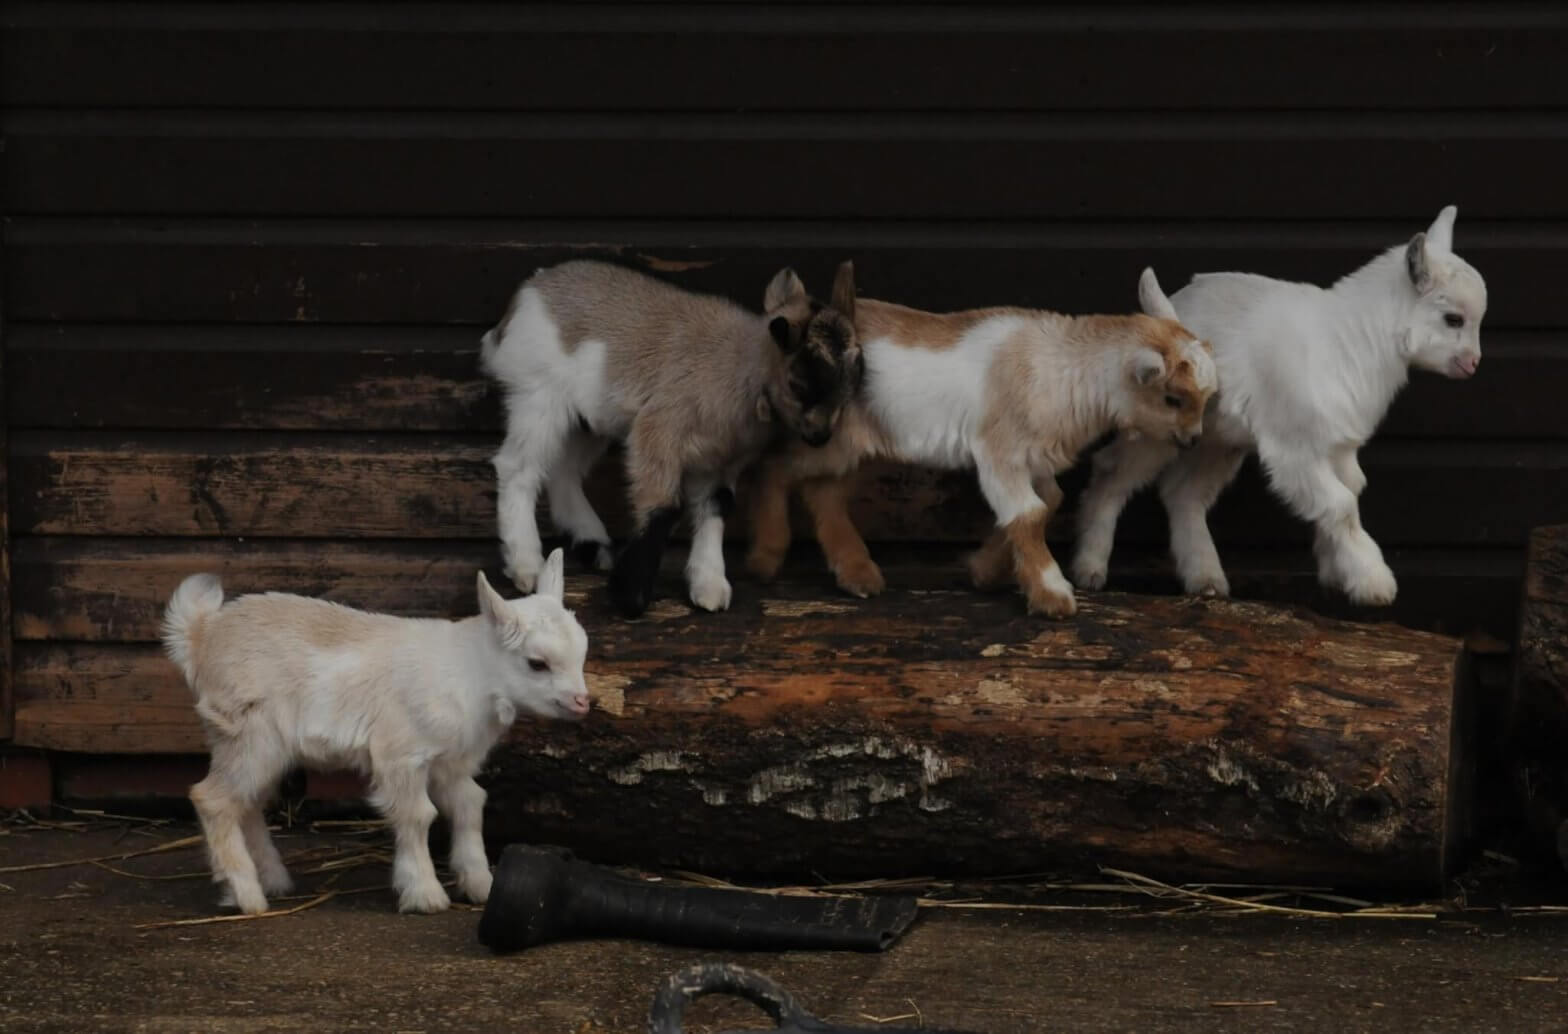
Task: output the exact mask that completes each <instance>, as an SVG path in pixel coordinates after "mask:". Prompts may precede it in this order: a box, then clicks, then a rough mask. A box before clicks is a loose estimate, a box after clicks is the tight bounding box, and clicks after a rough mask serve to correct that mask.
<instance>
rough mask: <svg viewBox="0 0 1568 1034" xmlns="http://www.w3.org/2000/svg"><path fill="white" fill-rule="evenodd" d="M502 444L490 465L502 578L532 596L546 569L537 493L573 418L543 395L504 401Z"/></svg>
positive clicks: (539, 393) (518, 397)
mask: <svg viewBox="0 0 1568 1034" xmlns="http://www.w3.org/2000/svg"><path fill="white" fill-rule="evenodd" d="M507 407H508V412H507V431H506V440H505V441H504V442H502V443H501V448H500V450H498V451H497V452H496V454H495V458H494V459H493V460H492V461H491V462H492V463H493V464H494V466H495V472H496V479H497V482H496V518H497V523H498V525H499V528H500V534H501V555H502V559H503V560H504V561H505V563H506V576H507V577H508V578H510V579H511V580H512V584H513V585H515V586H517V587H518V589H520V590H522V591H523V592H533V590H534V583H535V582H536V581H538V579H539V570H540V569H541V568H542V567H544V554H543V552H542V550H541V548H540V543H539V515H538V508H539V489H540V487H541V486H542V485H543V484H544V483H545V481H546V479H547V478H549V476H550V474H551V472H552V471H553V469H554V467H555V465H556V464H557V462H558V461H559V460H560V457H561V447H562V445H563V443H564V441H565V438H566V431H567V427H568V425H569V423H570V420H571V414H570V413H567V412H565V411H563V410H562V409H561V408H560V406H558V405H557V404H555V403H553V402H552V401H551V400H550V399H548V398H546V397H545V394H544V393H543V392H532V393H529V394H526V395H525V394H518V395H514V396H512V398H511V399H509V400H508V402H507Z"/></svg>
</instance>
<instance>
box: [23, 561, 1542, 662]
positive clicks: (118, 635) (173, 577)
mask: <svg viewBox="0 0 1568 1034" xmlns="http://www.w3.org/2000/svg"><path fill="white" fill-rule="evenodd" d="M875 548H876V550H877V554H878V558H879V559H880V560H881V561H882V562H883V569H884V571H885V572H886V574H887V577H888V582H889V584H891V585H893V586H894V587H895V588H898V589H903V590H910V589H955V590H956V589H964V588H966V587H967V585H968V582H967V574H966V569H965V568H964V566H963V563H962V554H963V551H964V548H965V547H963V546H961V545H958V544H951V545H940V544H917V545H900V544H895V543H879V544H878V545H877V546H876V547H875ZM731 552H732V554H733V555H732V556H731V558H730V560H731V562H732V565H733V571H732V573H733V574H734V577H735V580H736V581H735V592H736V598H737V599H739V600H749V599H750V598H751V597H753V596H759V595H769V596H774V595H777V596H784V597H788V598H797V597H798V598H800V599H803V600H804V599H811V598H821V599H828V600H842V599H843V598H842V597H840V596H838V594H837V590H836V589H835V588H834V586H833V582H832V578H831V577H830V576H829V574H828V572H827V570H826V568H825V566H824V565H823V563H822V561H821V559H820V558H819V557H818V556H817V555H816V552H815V547H814V546H811V545H810V544H802V546H801V547H799V548H798V549H797V551H796V553H795V555H794V556H792V557H791V561H790V564H789V566H788V568H787V574H788V580H787V582H786V583H785V584H784V585H783V586H782V587H776V588H767V589H764V588H763V587H761V586H758V585H756V584H754V583H752V582H750V581H748V580H746V579H745V577H744V575H743V574H742V573H741V567H740V564H739V560H740V553H741V548H740V544H738V543H737V544H736V545H735V548H734V549H732V551H731ZM669 559H670V562H669V564H668V565H667V567H666V572H665V574H666V578H665V581H664V588H665V590H666V592H668V593H669V595H670V598H671V599H673V600H676V601H679V600H680V599H683V598H684V597H683V596H681V595H680V586H681V584H682V583H681V576H680V573H679V571H680V564H681V563H684V560H683V558H680V557H678V556H672V557H671V558H669ZM1116 559H1117V563H1116V564H1115V565H1114V567H1113V578H1114V583H1115V586H1116V587H1117V588H1118V589H1121V590H1124V591H1133V592H1145V593H1157V594H1169V593H1173V592H1175V591H1176V590H1177V583H1176V581H1175V579H1174V576H1173V575H1172V574H1171V573H1170V571H1169V562H1168V561H1167V560H1166V558H1165V557H1164V556H1163V555H1162V554H1155V553H1151V552H1150V551H1149V550H1147V549H1145V550H1137V549H1127V550H1123V551H1120V552H1119V553H1118V555H1117V558H1116ZM1389 559H1390V562H1391V563H1392V564H1393V566H1394V569H1395V570H1396V571H1397V572H1398V574H1399V578H1400V589H1401V591H1400V596H1399V599H1398V600H1397V601H1396V603H1395V605H1394V606H1393V607H1391V608H1388V609H1387V610H1379V611H1377V612H1376V615H1375V616H1376V617H1377V618H1378V619H1385V620H1393V621H1398V622H1400V623H1401V624H1404V625H1406V626H1408V627H1413V628H1424V629H1428V630H1434V631H1446V632H1450V633H1454V634H1463V633H1467V632H1470V631H1473V630H1476V629H1485V630H1489V631H1491V632H1492V633H1493V634H1494V635H1497V636H1499V637H1503V636H1507V635H1509V634H1511V633H1510V630H1511V628H1512V622H1513V620H1514V608H1515V605H1516V603H1517V598H1518V588H1519V566H1520V559H1519V553H1518V551H1510V550H1488V551H1474V550H1472V551H1465V552H1459V551H1455V550H1440V549H1439V550H1432V549H1428V550H1421V549H1415V550H1396V551H1391V552H1390V555H1389ZM1225 560H1226V569H1227V573H1228V574H1229V576H1230V582H1231V587H1232V591H1233V592H1234V593H1235V595H1236V596H1237V597H1238V598H1240V599H1250V600H1257V601H1268V602H1271V603H1309V604H1311V605H1312V606H1313V608H1314V609H1315V610H1317V611H1318V612H1319V613H1325V614H1329V615H1343V616H1351V615H1353V616H1356V617H1360V618H1363V619H1364V618H1366V617H1368V616H1369V613H1368V612H1367V611H1365V610H1358V609H1357V608H1353V607H1351V606H1350V605H1349V604H1348V603H1345V602H1344V601H1343V600H1342V599H1339V598H1337V597H1335V596H1332V595H1329V594H1327V593H1326V592H1323V591H1321V590H1320V589H1319V588H1318V585H1317V576H1316V572H1315V571H1314V569H1313V560H1312V557H1311V555H1310V553H1309V552H1308V551H1306V550H1304V549H1303V550H1278V551H1268V552H1265V551H1259V550H1237V551H1231V550H1227V551H1226V554H1225ZM478 568H483V569H484V570H485V571H486V572H487V574H488V575H489V576H490V578H491V580H492V582H493V583H494V584H496V585H498V586H501V587H502V588H503V590H504V591H507V592H510V590H508V589H506V588H505V587H506V582H505V580H504V578H503V576H502V574H501V571H500V563H499V558H498V556H497V554H496V550H495V548H494V547H493V546H492V545H491V544H490V543H488V542H483V541H442V540H437V541H413V540H397V541H386V542H374V541H362V540H361V541H351V542H341V541H337V542H335V541H319V540H317V541H288V540H275V539H274V540H262V541H255V540H249V541H236V540H232V539H80V538H58V539H57V538H24V539H21V540H20V541H18V543H17V545H16V550H15V563H14V588H13V597H14V609H15V624H14V628H15V636H16V638H17V639H19V640H26V641H33V642H42V641H56V642H58V641H85V642H155V641H156V640H157V639H158V635H159V623H160V622H161V620H162V616H163V608H164V606H165V604H166V603H167V602H168V597H169V593H170V592H172V591H173V589H174V587H175V586H176V585H177V584H179V582H180V580H181V579H183V578H184V577H186V576H187V575H190V574H194V573H196V572H199V571H214V572H217V573H218V574H219V575H220V576H221V577H222V578H223V583H224V590H225V592H226V593H228V594H229V595H231V596H232V595H239V594H241V593H246V592H257V591H265V590H277V591H280V592H296V593H303V594H305V595H310V596H322V597H324V598H326V599H331V600H336V601H337V602H340V603H344V604H347V605H349V606H354V607H362V608H366V609H369V610H378V611H386V612H389V613H396V614H405V615H408V616H425V617H456V616H460V615H463V614H468V613H471V612H472V611H473V610H474V600H473V591H474V588H473V586H474V571H475V570H476V569H478ZM568 577H569V580H570V581H571V582H572V586H573V592H574V593H578V592H580V593H585V594H587V593H600V592H602V591H603V589H602V588H601V585H602V580H601V578H600V577H599V576H597V575H590V574H587V573H585V572H582V571H580V570H578V569H577V568H576V567H575V566H570V567H569V573H568Z"/></svg>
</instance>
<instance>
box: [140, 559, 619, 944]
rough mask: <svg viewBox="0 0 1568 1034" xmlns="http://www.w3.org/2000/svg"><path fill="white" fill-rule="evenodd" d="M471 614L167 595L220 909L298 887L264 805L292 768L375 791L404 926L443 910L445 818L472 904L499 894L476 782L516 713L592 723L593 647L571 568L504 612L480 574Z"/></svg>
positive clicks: (208, 583)
mask: <svg viewBox="0 0 1568 1034" xmlns="http://www.w3.org/2000/svg"><path fill="white" fill-rule="evenodd" d="M478 589H479V609H480V611H481V613H480V614H479V615H478V616H475V617H471V618H466V619H464V620H461V621H444V620H436V619H420V618H400V617H392V616H390V615H386V614H370V613H366V612H365V611H360V610H353V609H350V608H348V607H344V606H340V605H338V604H335V603H329V602H327V601H325V600H318V599H311V598H308V597H304V596H292V595H287V594H284V593H260V594H256V595H250V596H241V597H238V598H236V599H234V600H231V601H229V602H228V603H225V602H224V600H223V588H222V586H221V585H220V583H219V581H218V578H217V576H215V575H211V574H198V575H192V576H191V577H189V578H187V579H185V581H184V582H182V583H181V584H180V586H179V588H178V589H176V590H175V591H174V595H173V597H172V598H171V599H170V600H169V606H168V610H167V611H166V613H165V616H164V624H163V641H164V646H165V649H166V650H167V652H168V655H169V657H170V659H171V660H173V661H174V663H175V665H176V666H177V667H178V668H179V669H180V671H181V673H182V674H183V675H184V676H185V681H186V683H187V684H188V685H189V686H190V688H191V691H192V692H193V693H194V694H195V696H196V713H197V714H198V715H199V716H200V717H201V721H202V726H203V728H204V729H205V731H206V734H207V741H208V745H209V747H210V749H211V752H212V761H211V765H210V767H209V769H208V772H207V777H206V778H205V779H203V780H202V781H201V782H199V783H197V784H196V785H195V786H193V787H191V802H192V803H193V804H194V805H195V806H196V813H197V815H198V816H199V817H200V819H201V825H202V831H203V833H205V835H206V839H207V848H208V853H209V856H210V858H211V863H212V876H213V880H214V881H215V882H219V883H222V884H224V885H225V889H224V894H223V903H224V904H234V905H238V906H239V908H240V909H241V911H244V912H247V913H250V914H252V915H254V914H257V913H260V912H265V911H266V910H267V895H268V894H273V895H277V894H285V893H287V892H288V891H289V889H290V887H291V881H290V878H289V873H288V870H287V869H286V868H285V867H284V864H283V859H282V858H281V857H280V856H279V855H278V849H277V847H276V846H275V845H274V844H273V843H272V838H271V837H270V836H269V835H268V832H267V823H266V819H265V818H264V817H263V815H262V808H263V807H264V806H265V805H266V803H267V801H268V800H269V799H270V798H271V796H272V793H273V791H274V790H275V789H276V787H277V784H278V781H279V780H280V779H281V778H282V777H283V776H284V774H285V773H287V772H288V770H289V769H290V768H292V767H294V766H295V765H297V764H303V765H306V766H309V767H317V768H327V769H354V770H357V771H359V772H361V773H364V774H366V775H368V776H369V777H370V784H371V797H370V800H371V803H373V804H374V805H375V806H376V808H377V809H379V810H380V811H381V812H382V814H384V815H385V816H386V817H387V819H388V821H389V822H390V823H391V825H392V828H393V830H394V832H395V834H396V838H397V848H396V858H395V861H394V862H393V866H392V882H393V886H394V887H395V888H396V889H397V892H398V907H399V908H400V909H401V910H402V911H404V912H439V911H441V910H442V909H445V908H446V907H447V905H448V904H449V901H448V898H447V894H446V891H445V890H444V889H442V887H441V883H440V881H439V880H438V879H437V878H436V871H435V867H434V865H433V864H432V863H431V859H430V845H429V832H430V824H431V822H432V821H434V819H435V817H436V812H437V808H439V809H440V811H441V812H442V813H443V814H445V815H446V817H447V819H448V821H449V822H450V823H451V826H452V853H451V866H452V870H453V872H454V873H455V874H456V876H457V886H458V889H459V890H460V891H461V892H462V894H463V895H464V896H465V897H467V898H468V900H470V901H473V902H476V903H483V902H484V901H485V899H486V898H487V897H488V896H489V893H490V881H491V875H490V865H489V861H488V860H487V858H486V857H485V846H484V839H483V835H482V831H481V826H482V821H483V811H484V803H485V792H484V790H483V789H482V788H481V787H480V786H479V784H478V783H476V782H475V781H474V775H475V774H476V773H477V772H478V771H479V766H480V765H481V764H482V763H483V761H484V758H485V755H486V754H488V753H489V752H490V749H491V748H492V747H493V746H495V744H496V741H497V740H499V739H500V738H501V736H502V734H503V733H505V732H506V730H507V729H508V728H510V727H511V725H512V721H513V719H515V718H516V717H517V714H518V712H523V713H525V714H531V715H535V716H538V717H542V718H565V719H579V718H582V717H583V716H584V715H586V714H587V713H588V709H589V699H588V690H587V687H586V685H585V683H584V680H583V658H584V657H585V656H586V654H587V649H588V639H587V636H586V635H585V634H584V633H583V629H582V626H581V625H579V624H578V623H577V619H576V618H575V617H573V616H572V613H571V612H570V611H568V610H567V609H566V607H565V605H564V604H563V603H562V593H563V589H564V586H563V582H562V555H561V551H560V550H556V551H555V552H554V553H552V554H551V556H550V559H549V561H548V562H547V563H546V564H545V565H544V570H543V573H542V574H541V575H540V577H539V591H538V592H537V593H536V594H534V595H533V596H529V597H525V598H522V599H517V600H511V601H507V600H504V599H502V598H501V596H500V595H499V594H498V593H497V592H496V591H495V590H494V589H492V588H491V587H490V583H489V582H488V581H486V580H485V576H484V573H483V572H480V574H479V577H478Z"/></svg>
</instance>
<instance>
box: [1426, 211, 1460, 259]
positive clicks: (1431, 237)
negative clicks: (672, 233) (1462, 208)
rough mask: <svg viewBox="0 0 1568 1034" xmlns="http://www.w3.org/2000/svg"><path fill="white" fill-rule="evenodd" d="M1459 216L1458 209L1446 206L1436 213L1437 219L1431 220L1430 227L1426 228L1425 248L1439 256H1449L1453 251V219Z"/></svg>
mask: <svg viewBox="0 0 1568 1034" xmlns="http://www.w3.org/2000/svg"><path fill="white" fill-rule="evenodd" d="M1458 215H1459V209H1458V208H1456V207H1455V206H1453V205H1447V206H1445V207H1444V209H1443V210H1442V211H1441V212H1439V213H1437V218H1436V219H1433V220H1432V225H1431V226H1429V227H1427V231H1426V243H1427V247H1429V248H1431V249H1432V250H1433V251H1435V252H1437V253H1438V254H1439V255H1446V254H1450V253H1451V252H1453V250H1454V219H1456V218H1457V217H1458Z"/></svg>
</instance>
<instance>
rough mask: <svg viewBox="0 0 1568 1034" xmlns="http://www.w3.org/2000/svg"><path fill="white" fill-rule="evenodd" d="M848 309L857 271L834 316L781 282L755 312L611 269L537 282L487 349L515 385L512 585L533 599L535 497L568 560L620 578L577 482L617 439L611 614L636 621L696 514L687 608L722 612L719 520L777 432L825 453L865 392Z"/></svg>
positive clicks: (506, 499)
mask: <svg viewBox="0 0 1568 1034" xmlns="http://www.w3.org/2000/svg"><path fill="white" fill-rule="evenodd" d="M854 301H855V289H854V270H853V268H852V267H851V266H850V264H849V263H847V262H846V263H844V264H843V265H842V266H841V267H840V268H839V270H838V276H837V278H836V280H835V282H834V286H833V294H832V298H831V302H830V305H829V306H827V307H824V306H822V305H821V304H819V303H818V302H816V301H815V300H814V299H812V298H811V297H809V296H808V295H807V294H806V289H805V287H804V286H803V285H802V284H801V282H800V278H799V277H798V276H796V275H795V273H794V272H793V271H792V270H789V269H784V270H781V271H780V272H779V273H778V275H776V276H775V277H774V278H773V281H772V282H771V283H770V284H769V285H768V288H767V291H766V293H765V296H764V299H763V306H764V309H765V310H766V311H765V314H764V315H761V316H759V315H756V314H754V313H752V312H749V311H747V310H746V309H744V308H742V307H740V306H739V305H736V304H734V303H733V302H730V301H728V300H726V299H723V298H718V297H714V296H712V295H703V294H694V293H692V292H690V291H685V290H682V289H680V288H678V287H674V286H672V285H670V284H667V283H664V282H663V281H660V280H656V279H654V278H653V277H650V276H646V275H644V274H642V273H639V272H636V271H634V270H630V269H624V268H621V267H619V266H613V265H609V264H606V263H602V262H592V261H576V262H567V263H563V264H562V265H559V266H555V267H553V268H550V269H545V270H542V271H540V272H538V273H535V274H534V275H533V276H532V277H531V278H529V279H528V280H527V281H525V282H524V284H523V286H522V287H521V288H520V289H519V290H518V292H517V295H516V296H515V297H514V298H513V299H512V304H511V308H510V309H509V310H508V312H507V314H506V317H505V318H504V319H503V320H502V321H501V323H500V324H499V325H498V326H497V327H496V328H495V329H493V330H491V331H490V332H489V333H487V334H486V335H485V336H484V343H483V351H482V361H483V364H484V367H485V370H486V371H487V372H488V373H489V374H490V375H491V376H493V377H495V378H496V379H497V380H499V381H500V382H501V383H502V385H504V387H505V389H506V400H507V434H506V441H505V442H504V443H503V444H502V446H501V449H500V451H499V452H497V453H496V456H495V469H496V473H497V475H498V476H499V499H498V503H497V505H498V509H499V517H500V531H501V543H502V551H503V553H504V556H505V560H506V571H507V575H508V576H509V577H510V578H511V579H512V581H513V582H514V583H515V584H516V585H517V586H518V587H519V588H521V589H523V590H524V591H527V590H528V589H529V588H530V587H531V586H532V585H533V580H534V575H535V573H536V572H537V571H538V569H539V555H540V544H539V528H538V524H537V523H536V517H535V509H536V502H537V499H538V496H539V489H540V487H541V485H543V486H544V488H545V491H546V492H547V493H548V495H549V500H550V515H551V517H552V518H553V519H554V521H555V523H556V524H557V525H558V526H559V527H560V528H561V529H562V530H564V531H566V532H567V533H568V534H569V535H570V536H571V539H572V547H573V553H574V555H576V556H579V557H580V558H582V559H583V560H584V561H585V562H588V563H592V564H595V565H596V566H598V567H599V568H601V569H603V568H606V567H610V566H611V557H610V549H609V542H610V538H609V535H608V534H607V533H606V532H605V528H604V524H603V522H602V521H600V519H599V516H598V514H596V513H595V512H594V509H593V506H592V505H591V504H590V503H589V502H588V499H587V497H586V496H585V495H584V494H583V484H582V483H583V477H584V475H585V474H586V473H587V471H588V470H589V468H590V467H592V466H593V464H594V463H595V462H596V461H597V460H598V459H599V457H600V456H602V455H603V454H604V451H605V449H606V448H607V447H608V446H609V444H610V442H611V441H612V440H623V441H625V442H626V469H627V474H628V480H629V481H630V491H631V504H632V510H633V515H634V520H635V530H634V534H633V536H632V538H631V540H630V541H629V542H628V543H627V545H626V547H625V548H624V550H623V551H622V552H621V554H620V556H618V557H616V558H615V560H614V562H613V570H612V572H611V576H610V591H611V595H612V598H613V600H614V602H615V604H616V606H617V607H618V609H619V610H620V611H621V612H622V613H624V614H626V615H627V616H630V617H635V616H637V615H638V614H641V613H642V612H643V611H644V610H646V609H647V607H648V604H649V602H650V601H651V599H652V596H653V582H654V578H655V576H656V575H657V574H658V569H659V559H660V556H661V555H662V553H663V551H664V546H665V543H666V542H667V541H668V539H669V535H670V531H671V529H672V527H673V526H674V524H675V521H676V518H677V517H678V516H679V514H680V506H681V503H682V502H683V501H684V503H685V505H686V508H687V510H688V512H689V514H690V517H691V521H692V532H693V537H692V543H691V554H690V558H689V560H688V561H687V566H686V578H687V582H688V585H689V588H690V593H691V601H692V602H693V603H695V604H696V605H697V606H699V607H701V608H702V609H704V610H723V609H725V608H727V607H728V606H729V604H730V583H729V582H728V581H727V580H726V578H725V575H724V552H723V543H724V517H725V515H726V514H727V512H728V511H729V509H730V508H731V507H732V506H733V503H734V485H735V479H736V477H737V476H738V475H739V474H740V472H741V471H742V470H743V469H744V468H746V467H747V466H749V465H750V464H751V463H752V462H753V461H754V460H755V459H756V457H757V456H758V455H760V454H761V452H762V451H763V449H764V447H766V446H767V445H768V444H769V443H770V442H771V441H772V440H774V439H775V438H776V437H778V436H779V435H781V434H784V433H787V434H790V435H792V436H794V437H798V438H800V439H801V440H803V441H805V442H808V443H810V444H811V445H813V446H820V445H822V444H823V443H825V442H826V441H827V440H828V439H829V438H830V437H831V435H832V433H833V429H834V426H835V425H836V423H837V421H838V415H839V412H840V410H841V409H843V407H844V405H845V403H846V402H847V401H848V400H849V398H850V397H851V395H853V393H854V391H855V389H856V386H857V384H858V382H859V379H860V370H861V362H860V350H859V349H858V348H857V347H856V344H855V330H854V324H853V323H852V322H851V321H852V319H853V317H854Z"/></svg>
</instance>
